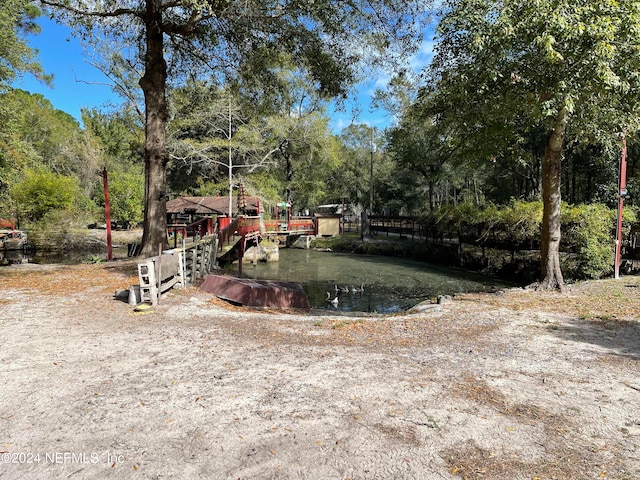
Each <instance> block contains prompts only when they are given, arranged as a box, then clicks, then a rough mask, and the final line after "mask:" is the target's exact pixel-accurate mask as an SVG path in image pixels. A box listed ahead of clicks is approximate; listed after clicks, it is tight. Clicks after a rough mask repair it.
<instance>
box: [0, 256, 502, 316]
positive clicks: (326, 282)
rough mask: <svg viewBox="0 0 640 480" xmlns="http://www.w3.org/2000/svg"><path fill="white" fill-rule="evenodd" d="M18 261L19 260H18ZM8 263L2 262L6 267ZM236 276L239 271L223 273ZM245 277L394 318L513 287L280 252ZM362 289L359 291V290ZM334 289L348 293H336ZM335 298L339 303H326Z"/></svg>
mask: <svg viewBox="0 0 640 480" xmlns="http://www.w3.org/2000/svg"><path fill="white" fill-rule="evenodd" d="M11 253H12V254H14V253H15V255H14V257H15V258H4V259H2V260H0V264H5V265H6V264H7V263H22V262H24V263H27V262H28V263H66V264H77V263H87V262H92V261H96V260H98V259H99V260H102V261H105V260H106V255H92V254H88V253H81V254H80V253H79V254H66V255H61V254H47V253H40V252H36V253H35V254H33V253H32V254H29V255H27V254H23V253H22V252H11ZM18 256H19V258H18ZM126 256H127V251H126V248H125V249H122V251H117V252H115V251H114V257H115V258H126ZM5 262H7V263H5ZM228 271H229V273H231V274H233V275H236V274H237V271H238V266H237V265H233V266H231V267H230V269H229V270H228ZM243 272H244V276H245V277H249V278H255V279H262V280H280V281H287V282H296V283H300V284H301V285H302V286H303V288H304V290H305V292H306V293H307V296H308V297H309V302H310V303H311V306H312V308H316V309H327V310H332V311H343V312H370V313H373V312H376V313H395V312H402V311H404V310H407V309H409V308H411V307H413V306H415V305H417V304H418V303H421V302H423V301H425V300H430V299H434V298H436V297H437V296H438V295H453V294H456V293H466V292H481V291H487V290H490V289H492V288H495V287H505V286H513V285H512V284H509V283H506V282H504V281H501V280H499V279H496V278H493V277H487V276H483V275H479V274H473V273H469V272H465V271H462V270H455V269H449V268H444V267H440V266H436V265H432V264H428V263H424V262H418V261H415V260H408V259H403V258H395V257H384V256H377V255H375V256H374V255H352V254H344V253H334V252H318V251H314V250H300V249H294V248H283V249H281V250H280V261H279V262H270V263H263V262H259V263H258V264H257V265H250V264H245V265H244V266H243ZM360 287H363V291H356V292H354V291H352V290H354V289H356V290H359V289H360ZM336 288H338V289H341V290H345V289H346V290H348V291H346V292H336ZM327 292H329V296H330V298H331V299H333V298H335V297H336V296H337V297H338V303H337V304H335V305H334V304H332V303H329V302H327Z"/></svg>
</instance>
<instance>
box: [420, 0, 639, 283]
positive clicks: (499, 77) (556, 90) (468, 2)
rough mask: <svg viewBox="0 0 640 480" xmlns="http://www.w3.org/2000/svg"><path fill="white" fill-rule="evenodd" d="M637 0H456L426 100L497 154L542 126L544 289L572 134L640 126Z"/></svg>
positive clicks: (553, 267) (552, 279) (445, 19)
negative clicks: (563, 166)
mask: <svg viewBox="0 0 640 480" xmlns="http://www.w3.org/2000/svg"><path fill="white" fill-rule="evenodd" d="M639 9H640V4H639V3H638V2H618V1H616V0H608V1H603V2H591V1H587V0H583V1H573V0H572V1H568V0H563V1H556V0H554V1H546V0H540V1H536V2H527V1H487V0H450V1H447V2H445V3H444V4H443V9H442V17H441V20H440V23H439V25H438V30H437V32H438V35H437V44H436V54H435V57H434V60H433V63H432V65H431V66H430V68H429V70H428V81H427V87H425V89H424V91H423V93H422V101H423V102H424V104H425V105H426V106H427V111H428V112H429V114H430V115H433V116H435V117H436V121H437V122H438V123H440V124H441V125H447V124H448V125H455V127H456V129H457V135H458V137H459V139H460V140H459V141H460V143H462V142H464V143H465V144H466V145H467V147H468V148H469V147H470V148H475V147H476V146H481V148H480V149H479V150H478V153H480V155H479V157H483V156H484V158H487V157H492V156H495V155H497V154H499V153H501V152H503V151H505V150H506V149H507V148H509V147H514V141H516V142H517V139H518V137H520V138H523V139H524V138H527V136H528V135H529V134H531V133H532V132H533V131H534V130H535V129H536V128H542V129H543V132H544V137H543V138H544V140H543V143H544V154H543V157H542V195H543V201H544V206H545V208H544V215H543V230H542V276H543V278H542V285H543V286H544V287H547V288H551V287H554V286H560V288H562V286H563V279H562V273H561V271H560V266H559V257H558V252H559V243H560V205H561V200H560V190H561V176H560V174H561V158H562V155H563V152H564V149H565V146H566V138H567V135H569V134H571V135H573V138H575V139H577V140H578V141H580V142H583V143H588V142H589V141H596V140H598V141H600V142H602V143H606V144H609V145H610V144H612V143H613V142H614V141H615V139H616V135H618V134H620V133H621V132H623V131H625V130H629V129H631V128H635V127H636V126H637V123H638V119H639V118H640V117H639V116H638V113H639V112H638V109H637V99H638V87H639V86H640V85H639V83H638V80H639V79H640V55H639V54H638V53H639V44H638V35H637V32H638V31H639V30H640V11H639Z"/></svg>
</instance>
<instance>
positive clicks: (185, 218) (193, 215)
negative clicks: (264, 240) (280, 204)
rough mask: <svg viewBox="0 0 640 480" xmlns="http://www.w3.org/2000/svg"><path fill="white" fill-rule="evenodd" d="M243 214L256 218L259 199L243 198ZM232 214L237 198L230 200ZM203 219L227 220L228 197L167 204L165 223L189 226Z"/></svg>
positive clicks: (195, 199)
mask: <svg viewBox="0 0 640 480" xmlns="http://www.w3.org/2000/svg"><path fill="white" fill-rule="evenodd" d="M244 201H245V204H246V206H245V208H244V213H245V214H246V215H249V216H258V215H260V212H261V203H260V198H259V197H244ZM231 210H232V213H233V214H237V212H238V198H237V197H233V198H232V199H231ZM203 217H226V218H229V197H228V196H224V197H222V196H216V197H187V196H184V197H178V198H174V199H173V200H169V201H168V202H167V223H169V224H177V223H180V224H191V223H193V222H195V221H197V220H198V219H200V218H203Z"/></svg>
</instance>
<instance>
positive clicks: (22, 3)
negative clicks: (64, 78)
mask: <svg viewBox="0 0 640 480" xmlns="http://www.w3.org/2000/svg"><path fill="white" fill-rule="evenodd" d="M39 15H40V11H39V10H38V8H37V7H36V6H35V5H34V4H33V2H30V1H28V0H3V2H2V7H1V8H0V89H1V88H3V87H6V86H7V84H8V83H10V82H11V80H13V79H14V78H15V77H16V75H21V74H22V73H24V72H29V73H32V74H34V75H36V76H38V77H39V78H41V79H42V80H45V81H46V80H49V77H47V76H46V75H43V72H42V67H41V66H40V65H39V63H38V62H37V61H36V52H35V51H34V50H33V49H31V48H30V47H29V46H28V45H27V42H26V39H25V37H26V35H27V34H32V33H38V32H39V27H38V25H37V24H36V23H35V21H34V20H35V18H36V17H38V16H39Z"/></svg>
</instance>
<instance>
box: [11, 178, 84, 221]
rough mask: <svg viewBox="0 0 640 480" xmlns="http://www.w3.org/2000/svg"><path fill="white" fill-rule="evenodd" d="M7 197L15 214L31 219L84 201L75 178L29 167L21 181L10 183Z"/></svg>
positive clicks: (69, 209)
mask: <svg viewBox="0 0 640 480" xmlns="http://www.w3.org/2000/svg"><path fill="white" fill-rule="evenodd" d="M11 197H12V199H13V201H14V202H15V210H16V214H17V215H16V216H17V218H20V219H25V220H28V221H31V222H37V221H39V220H41V219H42V218H43V217H44V216H45V215H46V214H47V213H49V212H51V211H54V210H61V211H71V210H73V209H74V207H75V206H76V205H78V203H79V202H82V201H83V200H86V199H84V198H83V195H82V192H81V191H80V189H79V187H78V182H77V180H76V179H74V178H71V177H67V176H64V175H58V174H56V173H53V172H50V171H46V170H33V169H29V170H27V171H26V172H25V174H24V178H23V180H22V182H21V183H19V184H17V185H14V187H13V190H12V194H11Z"/></svg>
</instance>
